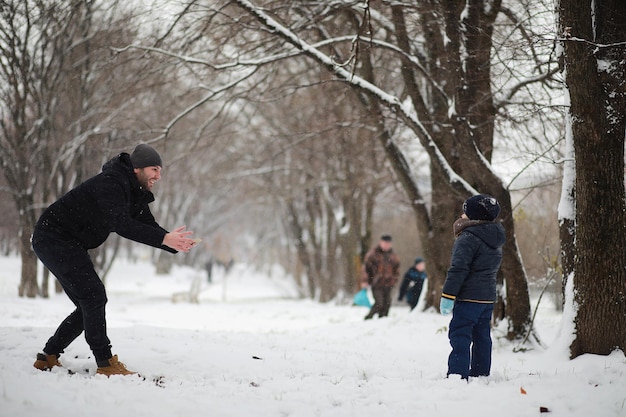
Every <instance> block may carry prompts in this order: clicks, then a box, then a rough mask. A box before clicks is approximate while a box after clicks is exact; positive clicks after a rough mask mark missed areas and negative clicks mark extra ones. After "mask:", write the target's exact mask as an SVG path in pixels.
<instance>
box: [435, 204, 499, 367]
mask: <svg viewBox="0 0 626 417" xmlns="http://www.w3.org/2000/svg"><path fill="white" fill-rule="evenodd" d="M498 214H500V204H499V203H498V201H497V200H496V199H495V198H493V197H492V196H489V195H485V194H479V195H475V196H473V197H470V198H468V199H467V200H466V201H465V203H464V204H463V215H462V216H461V218H460V219H458V220H457V221H455V222H454V226H453V229H454V235H455V236H456V240H455V241H454V246H453V247H452V256H451V260H450V268H448V274H447V276H446V281H445V283H444V284H443V290H442V294H441V303H440V306H439V309H440V311H441V314H443V315H447V314H450V312H452V320H451V321H450V328H449V332H448V337H449V339H450V345H451V346H452V352H451V353H450V356H449V357H448V375H451V374H453V375H460V376H461V378H463V379H468V378H469V377H470V376H472V377H476V376H488V375H489V373H490V372H491V346H492V343H491V315H492V313H493V304H494V302H495V300H496V274H497V273H498V270H499V269H500V263H501V262H502V246H503V245H504V241H505V234H504V228H503V227H502V225H501V224H500V223H497V222H496V221H495V219H496V217H498Z"/></svg>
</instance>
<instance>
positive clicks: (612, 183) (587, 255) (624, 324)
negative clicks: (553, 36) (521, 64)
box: [558, 0, 626, 358]
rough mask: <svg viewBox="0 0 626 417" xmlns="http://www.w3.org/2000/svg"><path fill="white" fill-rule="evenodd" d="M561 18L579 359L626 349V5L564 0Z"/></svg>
mask: <svg viewBox="0 0 626 417" xmlns="http://www.w3.org/2000/svg"><path fill="white" fill-rule="evenodd" d="M558 13H559V35H560V43H561V44H562V46H563V55H562V58H563V68H564V71H565V76H566V82H567V88H568V91H569V95H570V110H569V129H570V130H569V132H568V135H567V136H568V137H567V139H568V142H569V143H570V154H569V156H570V157H572V158H573V159H572V161H573V164H572V165H573V167H572V165H569V166H568V168H570V169H569V170H568V171H567V173H566V175H565V178H566V180H565V181H564V190H563V194H564V196H565V197H566V199H565V201H564V202H563V204H562V207H561V212H560V214H561V219H562V220H561V221H562V223H563V233H562V237H563V248H564V251H565V252H566V255H567V256H566V258H565V259H567V260H570V261H569V262H570V263H568V264H566V265H565V266H566V267H567V270H568V272H569V274H568V275H567V276H566V277H565V278H566V279H567V285H566V287H568V288H569V291H568V296H569V303H568V304H567V305H566V307H567V308H569V309H574V311H575V319H574V324H575V330H576V331H575V338H574V340H573V342H572V343H571V345H570V354H571V357H572V358H574V357H577V356H579V355H582V354H584V353H595V354H603V355H606V354H609V353H610V352H611V351H613V350H614V349H616V348H619V349H621V350H625V349H626V314H625V313H624V312H625V311H626V295H625V294H626V233H624V232H625V230H626V196H625V191H624V143H625V138H624V132H625V131H626V83H625V81H624V80H625V79H626V62H625V61H624V51H625V50H626V42H625V41H624V40H625V39H626V26H625V25H624V22H626V3H624V2H621V1H607V2H594V1H572V0H561V1H560V2H559V7H558ZM572 168H573V169H572ZM572 197H573V198H572ZM572 226H573V227H572ZM571 260H573V261H571Z"/></svg>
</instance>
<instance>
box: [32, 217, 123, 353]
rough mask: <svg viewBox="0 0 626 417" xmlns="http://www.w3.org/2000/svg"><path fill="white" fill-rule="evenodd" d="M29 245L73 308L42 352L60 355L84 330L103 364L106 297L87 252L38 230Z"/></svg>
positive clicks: (106, 345)
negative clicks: (61, 288)
mask: <svg viewBox="0 0 626 417" xmlns="http://www.w3.org/2000/svg"><path fill="white" fill-rule="evenodd" d="M32 245H33V250H34V251H35V253H36V254H37V256H38V257H39V259H40V260H41V262H42V263H43V264H44V265H45V266H46V267H47V268H48V269H49V270H50V272H52V273H53V274H54V275H55V276H56V278H57V279H58V280H59V283H60V284H61V286H62V287H63V290H65V293H66V294H67V296H68V297H69V298H70V300H72V302H73V303H74V305H75V306H76V310H74V311H73V312H72V313H71V314H70V315H69V316H67V317H66V318H65V320H63V321H62V322H61V324H60V325H59V327H58V328H57V330H56V332H55V333H54V335H53V336H52V337H51V338H50V339H49V340H48V342H47V343H46V346H45V347H44V349H43V350H44V352H45V353H46V354H48V355H52V354H60V353H63V351H64V349H65V348H66V347H67V346H69V344H70V343H72V341H74V339H76V338H77V337H78V336H79V335H80V334H81V333H82V332H83V330H84V331H85V339H86V341H87V344H88V345H89V347H90V348H91V351H92V352H93V354H94V357H95V359H96V361H98V362H101V361H106V360H107V359H109V358H110V357H111V342H110V340H109V338H108V337H107V329H106V317H105V306H106V303H107V296H106V291H105V288H104V284H103V283H102V281H101V280H100V277H98V274H97V273H96V271H95V269H94V266H93V263H92V262H91V258H90V257H89V254H88V253H87V250H86V249H85V248H83V247H81V245H80V244H78V243H77V242H76V241H74V240H68V239H65V238H63V237H61V236H59V235H57V234H56V233H53V232H48V231H42V230H38V229H35V233H34V234H33V238H32Z"/></svg>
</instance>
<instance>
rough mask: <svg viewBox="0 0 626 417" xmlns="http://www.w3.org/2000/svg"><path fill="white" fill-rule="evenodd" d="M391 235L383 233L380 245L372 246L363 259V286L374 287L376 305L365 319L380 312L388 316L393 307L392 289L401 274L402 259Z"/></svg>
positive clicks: (380, 314) (381, 315) (379, 314)
mask: <svg viewBox="0 0 626 417" xmlns="http://www.w3.org/2000/svg"><path fill="white" fill-rule="evenodd" d="M392 246H393V244H392V242H391V236H389V235H383V236H381V237H380V240H379V241H378V245H377V246H375V247H374V248H372V249H371V250H370V251H369V252H368V253H367V254H366V255H365V258H364V260H363V270H362V274H361V288H367V287H371V288H372V295H373V296H374V305H373V306H372V308H371V309H370V311H369V313H368V314H367V316H365V320H369V319H371V318H373V317H374V315H375V314H378V317H386V316H387V315H388V314H389V308H390V307H391V290H392V289H393V286H394V285H396V283H397V282H398V278H399V276H400V260H399V259H398V256H397V255H396V254H395V252H394V251H393V248H392Z"/></svg>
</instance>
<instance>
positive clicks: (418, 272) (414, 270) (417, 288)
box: [398, 258, 428, 311]
mask: <svg viewBox="0 0 626 417" xmlns="http://www.w3.org/2000/svg"><path fill="white" fill-rule="evenodd" d="M426 278H428V275H426V264H425V263H424V259H423V258H415V262H414V263H413V266H412V267H410V268H409V269H408V270H407V271H406V273H405V274H404V279H403V280H402V284H401V285H400V293H399V295H398V301H402V299H403V298H405V296H406V302H407V303H409V306H411V311H413V309H414V308H415V306H417V303H418V301H419V299H420V295H421V294H422V287H423V286H424V280H425V279H426Z"/></svg>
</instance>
